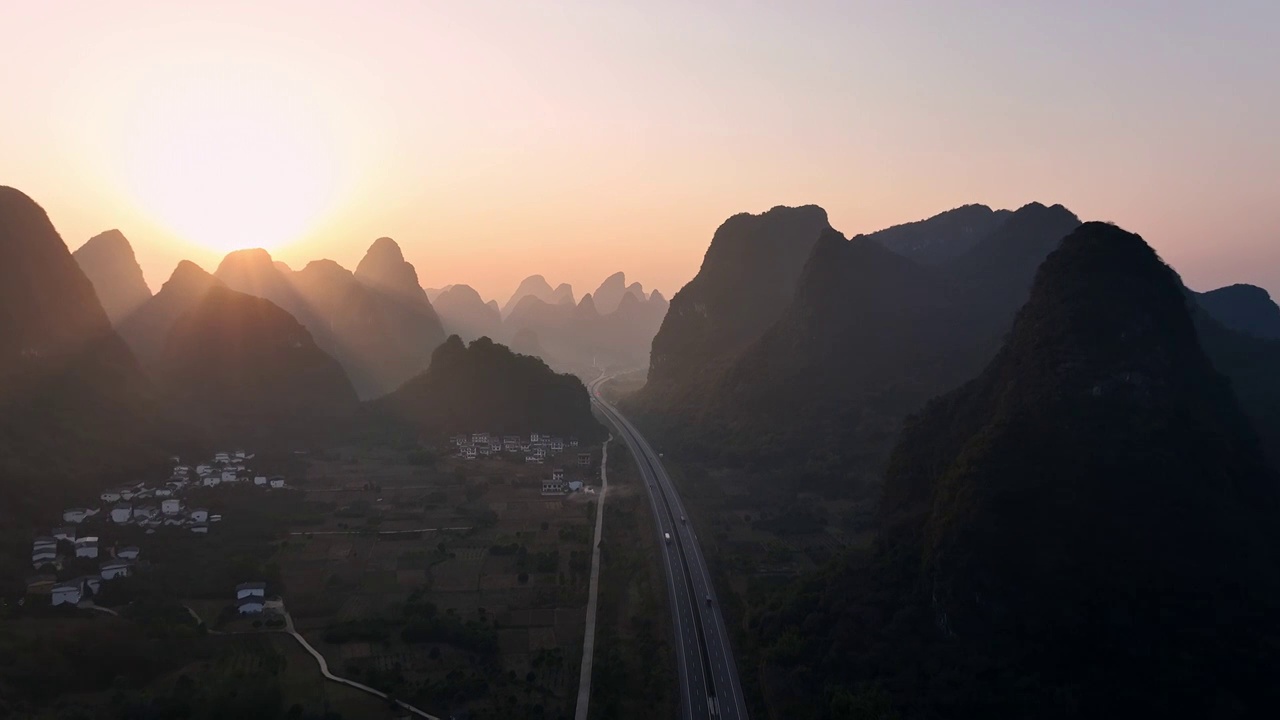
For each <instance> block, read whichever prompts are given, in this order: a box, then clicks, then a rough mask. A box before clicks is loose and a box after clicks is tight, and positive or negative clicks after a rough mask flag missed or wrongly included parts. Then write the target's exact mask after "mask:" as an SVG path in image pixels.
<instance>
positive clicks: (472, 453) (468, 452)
mask: <svg viewBox="0 0 1280 720" xmlns="http://www.w3.org/2000/svg"><path fill="white" fill-rule="evenodd" d="M462 457H464V458H466V459H468V460H475V459H476V446H475V445H466V446H464V447H463V448H462Z"/></svg>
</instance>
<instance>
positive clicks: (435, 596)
mask: <svg viewBox="0 0 1280 720" xmlns="http://www.w3.org/2000/svg"><path fill="white" fill-rule="evenodd" d="M581 450H583V451H584V452H585V451H587V450H588V449H587V448H581ZM590 451H591V452H592V457H593V465H592V466H591V467H585V468H578V467H576V462H575V457H576V453H577V449H574V450H573V451H567V452H565V453H564V454H563V455H562V456H561V460H563V461H564V467H565V469H566V479H580V480H583V481H585V482H586V483H587V489H586V491H584V492H579V493H572V494H569V495H564V496H559V495H556V496H543V495H542V492H541V482H542V479H543V477H544V476H547V475H549V474H550V471H551V468H552V467H555V466H558V463H557V461H555V460H549V461H548V462H547V464H545V465H532V464H531V465H526V464H524V463H523V462H513V461H511V460H508V459H481V460H462V459H459V458H453V457H448V458H440V459H438V460H436V461H435V462H431V463H428V464H418V465H415V464H412V463H411V462H410V461H409V459H408V455H407V454H406V453H404V452H401V451H395V450H391V449H372V450H371V449H367V448H341V449H336V450H334V451H332V452H329V453H326V454H325V456H324V457H315V458H313V459H312V460H311V462H310V464H309V467H308V468H307V470H306V473H305V476H304V477H303V478H301V479H300V480H299V481H298V483H297V484H296V485H295V487H298V488H300V489H301V492H303V493H305V496H304V499H303V501H302V506H301V511H300V512H298V513H295V514H294V515H293V520H292V523H291V526H290V527H289V528H288V531H287V532H288V534H287V535H286V536H285V537H286V539H284V540H282V541H281V542H280V544H279V548H278V551H277V552H276V554H275V557H274V558H273V559H272V560H273V562H274V563H275V564H276V565H278V567H279V573H280V579H281V584H282V586H283V587H284V588H285V600H286V604H287V607H288V609H289V611H290V614H291V615H292V617H293V619H294V623H295V626H296V628H297V630H298V631H299V632H300V633H302V634H303V635H304V636H305V637H306V638H307V639H308V641H309V642H311V643H312V644H313V645H314V646H315V647H316V648H317V649H318V650H319V651H320V652H322V653H323V654H324V656H325V658H326V659H327V661H328V662H329V664H330V667H331V669H332V670H333V671H334V672H335V673H338V674H342V675H345V676H347V677H351V678H352V679H354V680H357V681H359V682H363V683H366V684H368V685H370V686H373V687H377V688H379V689H381V690H383V691H385V692H388V693H389V694H391V695H393V696H394V697H396V698H399V699H402V700H405V701H406V702H410V703H412V704H414V705H416V706H418V707H421V708H422V709H424V710H426V711H427V712H431V713H433V714H437V715H447V714H448V713H451V712H457V711H458V710H462V709H465V710H466V711H468V712H470V713H471V717H473V718H509V717H530V718H540V717H545V718H560V717H565V718H568V717H572V715H573V707H574V704H575V702H576V693H577V684H578V665H579V663H580V660H581V643H582V633H583V622H584V613H585V608H586V596H587V580H588V575H589V572H590V543H591V523H592V522H593V520H594V512H595V508H596V503H595V497H596V496H595V489H596V488H597V487H598V467H597V464H595V463H598V459H599V448H591V449H590Z"/></svg>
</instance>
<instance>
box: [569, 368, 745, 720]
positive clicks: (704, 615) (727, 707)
mask: <svg viewBox="0 0 1280 720" xmlns="http://www.w3.org/2000/svg"><path fill="white" fill-rule="evenodd" d="M609 380H610V377H609V376H604V377H601V378H599V379H597V380H595V381H593V382H592V383H591V384H590V386H589V390H590V392H591V402H592V405H593V406H594V407H595V408H596V409H597V410H598V411H599V413H600V415H601V416H603V417H604V419H605V420H606V421H607V422H608V424H609V425H611V426H613V430H614V435H615V437H618V438H620V439H622V440H623V441H624V442H626V444H627V447H628V448H629V449H630V450H631V455H632V456H633V457H634V458H635V460H636V464H637V465H638V466H639V467H640V474H641V476H642V477H643V479H644V484H645V487H647V488H648V490H649V501H650V503H651V504H652V506H653V515H654V518H656V525H657V533H658V540H659V542H660V543H662V545H661V547H662V551H663V552H662V559H663V566H664V568H665V571H666V576H667V594H668V597H669V599H670V601H671V618H672V626H673V629H674V632H675V642H674V647H675V649H676V665H677V670H678V674H679V678H680V717H681V718H685V719H688V720H694V719H695V718H696V719H697V720H706V719H709V718H710V719H714V720H747V706H746V702H744V700H743V697H742V684H741V682H740V681H739V679H738V668H737V665H736V663H735V662H734V659H733V649H732V647H731V646H730V644H729V634H728V632H727V630H726V628H725V624H724V616H723V614H722V613H721V612H720V603H719V601H718V600H717V599H716V591H715V587H714V586H713V584H712V582H711V573H710V571H708V570H707V563H706V560H705V559H704V558H703V555H702V549H701V547H700V546H699V545H698V537H697V533H695V532H694V528H693V525H692V523H689V522H686V521H685V518H687V517H688V513H686V512H685V509H684V504H683V503H681V501H680V496H679V494H677V493H676V489H675V486H674V485H673V484H672V482H671V478H670V477H668V476H667V472H666V470H664V469H663V467H662V461H661V458H660V457H659V456H658V453H656V452H655V451H654V450H653V448H652V447H650V446H649V443H648V442H647V441H645V439H644V436H642V435H641V434H640V432H639V431H638V430H636V428H635V426H633V425H632V424H631V423H630V422H629V421H628V420H627V419H626V418H625V417H624V416H623V415H622V414H621V413H620V412H618V410H617V408H615V407H614V406H613V405H611V404H609V403H608V402H606V401H605V400H604V398H603V397H601V395H600V388H601V386H603V385H604V383H606V382H608V381H609ZM668 534H670V542H668V541H667V540H666V537H667V535H668Z"/></svg>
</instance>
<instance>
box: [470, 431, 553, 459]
mask: <svg viewBox="0 0 1280 720" xmlns="http://www.w3.org/2000/svg"><path fill="white" fill-rule="evenodd" d="M450 439H451V440H452V441H453V444H454V445H455V446H457V448H458V457H461V458H464V459H466V460H475V459H476V458H477V457H492V456H494V455H502V454H504V453H506V454H512V455H519V454H523V455H524V461H525V462H526V463H529V464H537V465H541V464H542V463H543V462H544V461H546V460H547V459H548V458H550V457H554V456H556V455H559V454H560V453H562V452H564V450H565V448H576V447H578V439H577V438H569V440H568V441H566V440H565V439H564V438H560V437H554V436H552V435H548V434H547V433H530V434H529V437H527V438H526V437H524V436H523V435H499V434H498V433H483V432H482V433H471V434H470V435H466V434H463V435H454V436H453V437H452V438H450Z"/></svg>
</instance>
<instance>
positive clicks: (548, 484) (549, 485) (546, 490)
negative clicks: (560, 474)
mask: <svg viewBox="0 0 1280 720" xmlns="http://www.w3.org/2000/svg"><path fill="white" fill-rule="evenodd" d="M542 494H543V495H563V494H564V483H563V482H561V481H559V480H543V481H542Z"/></svg>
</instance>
